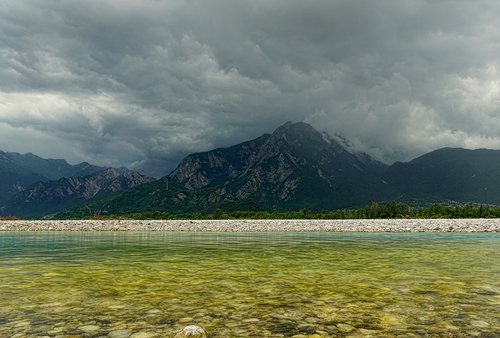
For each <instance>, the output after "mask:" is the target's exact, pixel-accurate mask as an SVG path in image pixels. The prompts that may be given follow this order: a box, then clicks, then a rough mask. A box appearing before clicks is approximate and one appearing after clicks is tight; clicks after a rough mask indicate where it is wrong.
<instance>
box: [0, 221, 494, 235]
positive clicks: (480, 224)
mask: <svg viewBox="0 0 500 338" xmlns="http://www.w3.org/2000/svg"><path fill="white" fill-rule="evenodd" d="M0 231H189V232H197V231H203V232H210V231H215V232H287V231H288V232H297V231H300V232H301V231H313V232H318V231H328V232H499V231H500V219H404V220H402V219H377V220H373V219H361V220H358V219H357V220H159V221H158V220H154V221H135V220H104V221H101V220H99V221H96V220H71V221H60V220H58V221H53V220H52V221H23V220H19V221H0Z"/></svg>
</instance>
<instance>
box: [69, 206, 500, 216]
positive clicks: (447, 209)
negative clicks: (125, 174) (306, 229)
mask: <svg viewBox="0 0 500 338" xmlns="http://www.w3.org/2000/svg"><path fill="white" fill-rule="evenodd" d="M68 216H69V217H67V218H78V219H81V218H86V219H135V220H145V219H407V218H500V207H494V206H487V205H475V204H472V203H469V204H465V205H457V206H445V205H441V204H432V205H430V206H426V207H420V208H416V207H410V206H409V205H407V204H404V203H400V202H389V203H381V204H379V203H372V204H371V205H369V206H366V207H364V208H358V209H338V210H330V211H310V210H307V209H300V210H292V211H263V210H260V211H255V210H240V211H224V210H223V209H222V208H215V209H214V210H212V211H210V212H193V213H184V214H174V213H169V212H164V211H154V212H137V213H128V214H119V215H101V214H96V213H92V212H91V210H90V209H89V210H88V211H87V212H86V213H85V212H84V210H82V211H81V213H80V214H79V215H78V216H77V217H71V216H70V215H68Z"/></svg>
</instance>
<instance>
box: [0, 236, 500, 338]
mask: <svg viewBox="0 0 500 338" xmlns="http://www.w3.org/2000/svg"><path fill="white" fill-rule="evenodd" d="M191 323H195V324H198V325H201V326H202V327H204V328H205V329H206V331H207V332H208V334H209V337H267V336H269V337H292V336H295V337H345V336H347V337H364V336H372V337H393V336H401V337H412V336H414V337H474V336H475V337H499V336H500V234H495V233H490V234H481V233H480V234H478V233H476V234H457V233H446V234H436V233H418V234H412V233H407V234H386V233H364V234H362V233H262V234H259V233H257V234H255V233H171V232H142V233H130V232H128V233H127V232H104V233H103V232H99V233H92V232H81V233H75V232H72V233H54V232H36V233H28V232H3V233H0V337H44V336H45V337H114V338H120V337H123V338H126V337H132V338H147V337H173V336H174V335H175V332H176V331H178V330H179V329H181V328H182V327H184V326H186V325H189V324H191Z"/></svg>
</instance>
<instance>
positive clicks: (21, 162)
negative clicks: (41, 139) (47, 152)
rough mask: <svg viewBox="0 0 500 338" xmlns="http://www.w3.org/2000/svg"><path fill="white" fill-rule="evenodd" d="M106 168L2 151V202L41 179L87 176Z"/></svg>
mask: <svg viewBox="0 0 500 338" xmlns="http://www.w3.org/2000/svg"><path fill="white" fill-rule="evenodd" d="M103 169H105V168H103V167H98V166H94V165H91V164H89V163H87V162H82V163H79V164H76V165H71V164H69V163H68V162H66V161H65V160H61V159H44V158H41V157H39V156H36V155H33V154H31V153H27V154H24V155H23V154H19V153H15V152H4V151H0V203H2V202H5V201H6V200H8V199H9V198H11V197H13V196H14V195H15V194H17V193H19V192H20V191H22V190H23V189H24V188H26V187H27V186H29V185H30V184H33V183H35V182H39V181H50V180H57V179H60V178H62V177H70V176H79V177H81V176H86V175H89V174H92V173H95V172H97V171H100V170H103Z"/></svg>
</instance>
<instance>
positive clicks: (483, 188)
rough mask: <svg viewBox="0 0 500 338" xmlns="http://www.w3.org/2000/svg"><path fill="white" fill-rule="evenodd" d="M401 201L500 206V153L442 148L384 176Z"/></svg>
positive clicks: (398, 166) (389, 169)
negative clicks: (456, 202) (449, 201)
mask: <svg viewBox="0 0 500 338" xmlns="http://www.w3.org/2000/svg"><path fill="white" fill-rule="evenodd" d="M385 179H386V180H387V182H388V183H389V184H390V185H391V186H393V187H394V188H395V189H396V190H397V192H398V194H399V195H398V196H394V198H395V199H396V198H397V199H399V200H401V201H406V202H408V201H412V200H424V201H425V200H431V199H432V200H436V201H446V200H452V201H461V202H469V201H470V202H476V203H485V204H494V205H500V150H490V149H476V150H469V149H462V148H441V149H437V150H434V151H432V152H430V153H427V154H425V155H422V156H420V157H418V158H416V159H414V160H412V161H410V162H406V163H402V162H396V163H394V164H393V165H392V166H390V167H389V168H388V170H387V172H386V174H385Z"/></svg>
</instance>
